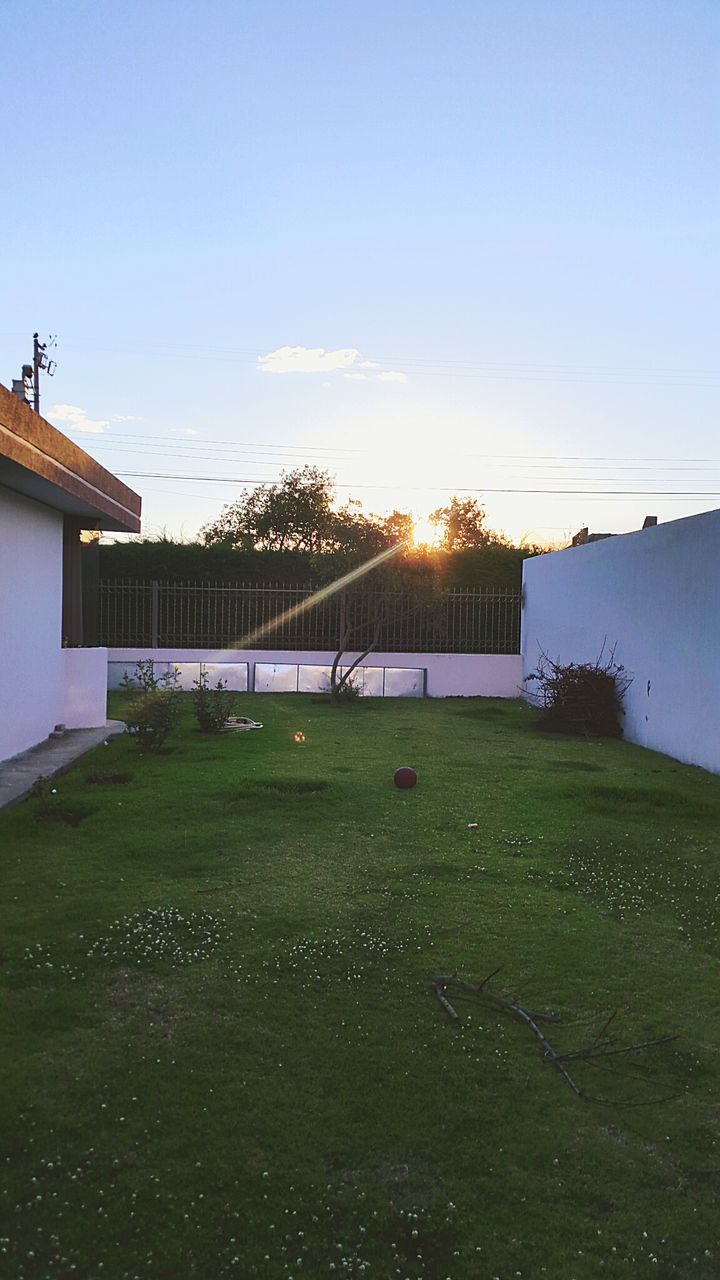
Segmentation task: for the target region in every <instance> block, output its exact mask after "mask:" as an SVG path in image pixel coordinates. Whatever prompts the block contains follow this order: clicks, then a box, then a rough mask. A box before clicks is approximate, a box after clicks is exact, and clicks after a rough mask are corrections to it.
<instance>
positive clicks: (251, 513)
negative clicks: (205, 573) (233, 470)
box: [200, 466, 411, 558]
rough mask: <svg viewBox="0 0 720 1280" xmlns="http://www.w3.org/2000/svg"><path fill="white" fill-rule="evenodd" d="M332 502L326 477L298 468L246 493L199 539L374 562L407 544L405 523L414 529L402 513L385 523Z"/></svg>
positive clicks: (229, 545) (353, 504)
mask: <svg viewBox="0 0 720 1280" xmlns="http://www.w3.org/2000/svg"><path fill="white" fill-rule="evenodd" d="M334 499H335V489H334V485H333V482H332V477H331V476H330V475H329V473H328V472H327V471H321V470H319V469H318V468H317V467H308V466H306V467H298V468H296V469H295V470H294V471H287V472H283V473H282V477H281V480H280V482H279V483H278V484H271V485H259V486H258V487H257V488H256V489H250V490H247V489H246V490H245V491H244V492H243V493H242V494H241V496H240V497H239V498H238V499H237V500H236V501H235V502H232V503H230V504H229V505H228V506H226V507H224V508H223V510H222V512H221V513H220V515H219V516H218V518H217V520H215V521H213V522H212V523H211V524H207V525H205V526H204V527H203V528H202V529H201V530H200V537H201V539H202V541H203V543H204V544H205V546H221V547H226V548H230V549H233V550H239V551H306V552H311V553H313V554H320V553H333V552H340V553H345V554H349V555H359V556H364V557H367V558H370V557H371V556H374V555H377V554H378V552H380V551H384V550H385V548H386V547H390V546H394V545H395V543H397V542H398V541H402V540H403V538H402V537H398V536H397V534H398V531H399V530H400V529H404V527H405V526H404V525H403V524H402V522H403V521H407V522H408V523H409V524H411V521H410V517H409V516H403V515H402V514H401V513H399V512H394V513H393V515H392V516H389V517H388V519H387V520H379V519H378V517H377V516H365V515H363V513H362V511H361V510H360V505H361V504H360V503H359V502H357V501H356V500H355V499H352V498H351V499H350V500H349V501H348V502H346V503H345V505H344V506H343V507H340V508H335V507H334V506H333V503H334ZM398 522H400V523H398ZM405 536H407V535H406V534H405V533H403V537H405Z"/></svg>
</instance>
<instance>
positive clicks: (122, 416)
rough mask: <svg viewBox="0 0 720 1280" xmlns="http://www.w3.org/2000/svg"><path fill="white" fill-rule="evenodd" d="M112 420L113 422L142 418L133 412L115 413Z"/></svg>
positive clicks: (135, 420) (132, 420)
mask: <svg viewBox="0 0 720 1280" xmlns="http://www.w3.org/2000/svg"><path fill="white" fill-rule="evenodd" d="M112 420H113V422H139V421H140V419H139V418H136V417H135V416H134V415H133V414H132V413H114V414H113V416H112Z"/></svg>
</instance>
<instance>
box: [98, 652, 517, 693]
mask: <svg viewBox="0 0 720 1280" xmlns="http://www.w3.org/2000/svg"><path fill="white" fill-rule="evenodd" d="M357 656H358V655H357V654H356V653H355V654H353V653H348V654H345V655H344V662H345V663H346V664H347V665H348V666H349V665H350V664H351V663H352V661H353V660H354V658H356V657H357ZM334 657H335V654H334V653H333V652H330V651H328V650H325V649H318V650H311V651H306V650H299V649H108V661H109V662H110V663H113V664H114V663H127V665H128V669H129V671H130V673H131V674H132V672H133V670H134V665H135V663H136V662H137V661H138V659H139V658H152V659H153V661H155V662H177V663H198V664H199V663H200V662H203V663H218V664H221V663H228V662H247V663H249V664H250V667H251V671H252V664H254V663H256V662H259V663H265V662H275V663H302V665H303V666H320V667H327V666H331V665H332V661H333V658H334ZM365 665H366V666H368V667H411V668H415V669H416V668H418V667H424V668H426V670H427V694H428V697H430V698H451V697H460V698H476V697H483V698H517V697H519V696H520V692H521V680H522V659H521V658H520V656H519V654H470V653H370V654H368V657H367V659H366V661H365ZM111 670H112V680H111V683H110V687H111V688H112V687H114V686H115V685H116V684H117V683H119V679H120V678H121V677H122V671H121V670H120V669H119V668H114V667H113V668H111Z"/></svg>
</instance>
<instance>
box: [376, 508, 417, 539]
mask: <svg viewBox="0 0 720 1280" xmlns="http://www.w3.org/2000/svg"><path fill="white" fill-rule="evenodd" d="M381 524H382V529H383V532H384V534H385V536H386V537H387V539H388V544H389V545H390V546H394V545H395V544H396V543H398V542H407V543H410V542H411V541H412V536H413V518H412V516H411V515H410V512H409V511H392V512H391V513H390V515H389V516H385V518H384V520H382V522H381Z"/></svg>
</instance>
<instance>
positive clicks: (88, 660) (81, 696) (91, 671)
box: [61, 649, 108, 729]
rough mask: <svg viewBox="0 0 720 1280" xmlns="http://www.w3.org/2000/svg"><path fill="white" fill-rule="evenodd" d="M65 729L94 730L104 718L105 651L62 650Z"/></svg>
mask: <svg viewBox="0 0 720 1280" xmlns="http://www.w3.org/2000/svg"><path fill="white" fill-rule="evenodd" d="M62 654H63V659H64V664H65V674H64V678H65V703H64V706H65V710H64V713H63V715H62V716H61V720H62V721H63V723H64V725H65V728H66V729H95V728H96V727H98V726H99V725H103V724H105V721H106V719H107V662H108V658H107V649H63V651H62Z"/></svg>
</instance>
